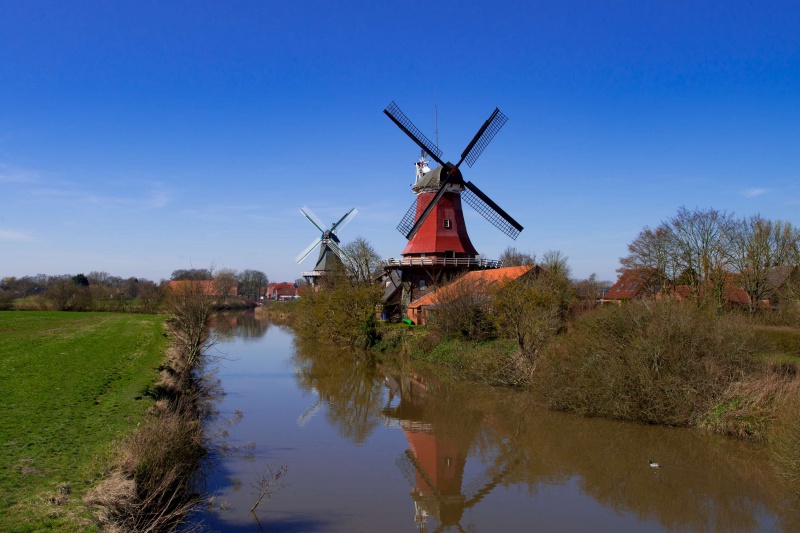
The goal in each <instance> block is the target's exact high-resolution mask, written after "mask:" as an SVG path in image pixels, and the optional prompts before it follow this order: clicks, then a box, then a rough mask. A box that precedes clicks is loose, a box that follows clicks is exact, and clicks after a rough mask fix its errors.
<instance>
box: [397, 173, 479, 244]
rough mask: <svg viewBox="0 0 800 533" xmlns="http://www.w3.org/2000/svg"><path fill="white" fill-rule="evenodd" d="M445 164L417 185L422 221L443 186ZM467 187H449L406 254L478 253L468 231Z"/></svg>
mask: <svg viewBox="0 0 800 533" xmlns="http://www.w3.org/2000/svg"><path fill="white" fill-rule="evenodd" d="M443 169H444V167H437V168H436V169H434V170H431V171H429V172H427V173H426V174H423V175H422V176H421V179H420V180H418V182H417V183H416V184H415V185H414V192H415V193H416V194H417V199H416V201H415V203H414V206H413V208H414V221H415V222H416V221H417V220H419V218H420V216H422V214H423V212H424V211H425V208H426V207H427V206H428V204H430V203H431V201H433V199H434V197H435V196H436V193H437V191H438V189H439V187H440V186H441V184H440V180H441V175H442V170H443ZM462 190H463V187H458V186H456V185H450V186H448V190H446V191H445V192H444V194H443V195H442V197H441V198H440V199H439V201H438V202H437V203H436V204H435V205H434V207H433V211H431V213H430V214H429V215H428V217H427V218H426V219H425V221H424V222H423V223H422V225H421V226H420V228H419V230H418V231H417V233H416V234H415V235H414V236H413V237H412V238H411V239H410V240H409V241H408V243H407V244H406V247H405V248H404V249H403V253H402V254H401V255H402V257H406V258H412V257H448V258H456V257H457V258H465V259H472V258H475V257H476V256H477V255H478V252H477V251H476V250H475V247H474V246H473V245H472V241H470V239H469V235H468V234H467V225H466V223H465V222H464V212H463V210H462V207H461V191H462Z"/></svg>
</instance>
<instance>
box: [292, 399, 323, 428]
mask: <svg viewBox="0 0 800 533" xmlns="http://www.w3.org/2000/svg"><path fill="white" fill-rule="evenodd" d="M322 403H323V402H322V398H321V397H320V398H317V401H316V402H314V403H313V404H311V405H310V406H309V407H308V409H306V410H305V411H303V414H301V415H300V416H299V417H298V418H297V425H298V427H303V426H305V425H306V422H308V421H309V420H311V419H312V418H313V417H314V415H315V414H317V411H319V410H320V409H322Z"/></svg>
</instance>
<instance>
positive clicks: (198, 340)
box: [166, 269, 216, 368]
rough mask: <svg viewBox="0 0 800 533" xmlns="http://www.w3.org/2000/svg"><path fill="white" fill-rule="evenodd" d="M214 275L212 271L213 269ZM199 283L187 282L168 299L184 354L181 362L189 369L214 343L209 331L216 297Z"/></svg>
mask: <svg viewBox="0 0 800 533" xmlns="http://www.w3.org/2000/svg"><path fill="white" fill-rule="evenodd" d="M209 273H210V274H212V275H213V269H210V271H209ZM211 292H212V291H208V290H207V286H206V284H205V283H202V282H201V281H199V280H187V281H185V283H183V284H181V285H179V286H178V287H175V288H171V289H169V291H168V294H167V298H166V310H167V312H169V313H170V314H171V315H172V319H171V321H172V326H173V327H172V328H171V329H172V333H173V335H174V336H175V344H176V346H177V347H178V349H179V350H180V351H181V356H182V360H183V361H185V363H186V365H187V367H188V368H192V367H194V365H195V362H196V361H197V359H198V358H199V357H200V355H202V354H203V353H204V352H205V351H206V349H208V348H209V347H210V346H212V345H213V344H214V342H215V338H214V336H213V333H212V332H211V331H210V329H209V327H208V319H209V318H210V317H211V314H212V313H213V312H214V309H215V306H216V297H215V296H214V295H213V294H211Z"/></svg>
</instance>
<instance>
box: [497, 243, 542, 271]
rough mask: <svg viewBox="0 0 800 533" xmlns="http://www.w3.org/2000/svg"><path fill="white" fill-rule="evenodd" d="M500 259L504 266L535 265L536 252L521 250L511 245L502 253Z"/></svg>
mask: <svg viewBox="0 0 800 533" xmlns="http://www.w3.org/2000/svg"><path fill="white" fill-rule="evenodd" d="M499 260H500V262H501V263H502V264H503V266H504V267H512V266H527V265H535V264H536V254H529V253H526V252H521V251H519V250H517V249H516V248H515V247H513V246H509V247H508V248H506V249H505V250H503V253H501V254H500V258H499Z"/></svg>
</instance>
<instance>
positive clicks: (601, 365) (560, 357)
mask: <svg viewBox="0 0 800 533" xmlns="http://www.w3.org/2000/svg"><path fill="white" fill-rule="evenodd" d="M743 331H744V329H743V328H742V327H741V323H740V321H739V320H738V319H736V318H735V317H729V316H722V317H716V316H712V315H711V314H709V313H707V312H705V311H703V310H700V309H698V308H696V307H695V306H692V305H690V304H682V303H680V302H672V301H663V302H657V303H643V302H634V303H631V304H629V305H623V306H620V307H616V306H614V307H608V308H605V309H601V310H599V311H598V312H596V313H592V314H590V315H586V316H585V317H583V318H582V319H580V320H579V321H578V323H577V324H576V326H575V328H574V329H573V330H572V331H570V332H569V333H567V334H566V335H564V336H563V337H561V338H560V339H558V340H557V342H555V343H553V344H551V345H550V346H549V347H548V348H547V349H546V350H544V351H543V354H542V357H541V359H540V361H539V364H538V367H537V371H536V373H535V374H534V378H533V379H534V385H535V387H536V389H537V390H538V391H540V392H541V394H542V395H543V396H544V398H545V400H546V401H547V403H548V405H549V406H550V407H551V408H555V409H561V410H570V411H576V412H579V413H582V414H586V415H591V416H606V417H611V418H618V419H624V420H636V421H640V422H646V423H662V424H670V425H694V424H696V423H697V422H698V421H699V419H700V418H701V416H702V415H703V414H705V413H706V412H707V411H708V410H709V409H710V408H711V406H712V405H714V404H715V403H716V401H717V399H718V398H720V397H721V395H722V393H723V392H724V391H725V390H726V388H727V387H728V386H729V385H730V384H732V383H734V382H736V381H740V380H741V378H742V376H743V375H744V373H745V371H746V370H747V369H748V367H750V366H752V364H753V363H752V362H751V358H752V353H753V350H752V341H751V340H750V339H749V338H747V337H746V336H745V335H744V334H743Z"/></svg>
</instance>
